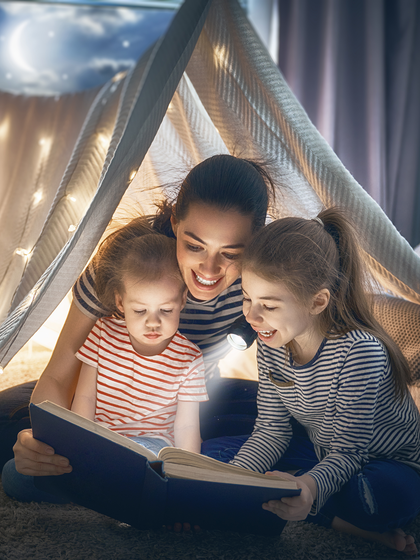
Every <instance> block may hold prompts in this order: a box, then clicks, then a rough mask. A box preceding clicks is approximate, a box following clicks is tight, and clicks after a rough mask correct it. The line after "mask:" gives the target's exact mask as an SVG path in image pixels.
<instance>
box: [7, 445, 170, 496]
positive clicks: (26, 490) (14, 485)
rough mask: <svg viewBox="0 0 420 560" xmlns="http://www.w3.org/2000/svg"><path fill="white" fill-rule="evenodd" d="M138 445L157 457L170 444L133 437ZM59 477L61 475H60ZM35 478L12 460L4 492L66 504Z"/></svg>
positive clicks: (9, 494)
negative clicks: (44, 489)
mask: <svg viewBox="0 0 420 560" xmlns="http://www.w3.org/2000/svg"><path fill="white" fill-rule="evenodd" d="M130 439H132V440H133V441H135V442H136V443H138V444H140V445H142V446H143V447H146V449H149V450H150V451H152V452H153V453H155V454H156V455H157V454H158V453H159V451H160V450H161V449H162V448H163V447H167V446H168V444H167V443H166V441H165V440H163V439H160V438H152V437H144V436H143V437H133V438H130ZM58 476H59V475H58ZM34 478H35V477H34V476H28V475H25V474H21V473H19V472H18V471H17V470H16V466H15V460H14V459H10V461H8V462H7V463H6V464H5V465H4V467H3V472H2V475H1V481H2V484H3V490H4V491H5V492H6V494H7V495H8V496H10V497H11V498H15V499H16V500H19V501H20V502H50V503H52V504H65V503H68V502H65V501H64V500H61V499H60V498H57V497H56V496H54V495H53V494H49V493H48V492H44V491H43V490H39V489H38V488H37V487H36V486H35V483H34Z"/></svg>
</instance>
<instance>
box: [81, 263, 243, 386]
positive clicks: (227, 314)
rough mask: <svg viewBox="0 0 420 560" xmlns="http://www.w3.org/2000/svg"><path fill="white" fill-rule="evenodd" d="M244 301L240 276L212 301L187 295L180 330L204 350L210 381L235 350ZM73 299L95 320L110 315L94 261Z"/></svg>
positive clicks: (84, 274)
mask: <svg viewBox="0 0 420 560" xmlns="http://www.w3.org/2000/svg"><path fill="white" fill-rule="evenodd" d="M242 300H243V296H242V290H241V279H240V278H238V279H237V280H236V281H235V282H234V283H233V284H232V285H231V286H229V287H228V288H227V289H226V290H224V291H223V292H222V293H221V294H219V295H218V296H217V297H215V298H214V299H212V300H210V301H197V300H195V299H193V298H191V297H190V296H188V298H187V303H186V305H185V307H184V309H183V310H182V312H181V316H180V322H179V331H180V332H181V333H182V334H183V335H184V336H185V337H186V338H188V340H190V341H191V342H194V343H195V344H196V345H197V346H198V347H199V348H200V350H201V351H202V353H203V358H204V365H205V368H206V380H207V381H208V380H209V379H211V378H212V377H213V376H214V374H215V372H216V371H217V366H218V363H219V360H221V359H222V358H223V357H224V356H226V354H227V353H228V352H229V351H230V350H231V349H232V348H231V346H230V345H229V343H228V342H227V339H226V335H227V331H228V329H229V326H230V325H231V324H232V323H233V321H234V320H235V319H237V318H238V317H239V316H240V315H241V314H242ZM73 301H74V302H75V304H76V305H77V307H78V308H79V309H80V311H82V313H84V314H85V315H87V316H88V317H90V318H92V319H94V320H96V319H98V318H100V317H106V316H109V315H110V312H109V310H107V309H106V308H105V307H104V306H103V305H102V304H101V303H100V301H99V300H98V298H97V295H96V291H95V271H94V267H93V264H92V262H91V263H90V264H89V266H88V267H87V268H86V269H85V270H84V272H83V273H82V274H81V276H80V277H79V279H78V280H77V282H76V284H75V285H74V287H73Z"/></svg>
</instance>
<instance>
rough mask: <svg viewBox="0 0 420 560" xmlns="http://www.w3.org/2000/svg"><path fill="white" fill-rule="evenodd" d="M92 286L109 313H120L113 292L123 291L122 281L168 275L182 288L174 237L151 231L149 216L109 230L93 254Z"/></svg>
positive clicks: (151, 279)
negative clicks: (93, 281) (93, 284)
mask: <svg viewBox="0 0 420 560" xmlns="http://www.w3.org/2000/svg"><path fill="white" fill-rule="evenodd" d="M93 264H94V269H95V275H96V276H95V287H96V292H97V295H98V299H99V301H100V302H101V303H102V305H104V306H105V307H106V308H107V309H108V310H109V311H110V315H115V316H117V317H120V316H121V313H120V312H119V310H118V308H117V306H116V303H115V295H116V294H120V295H122V294H123V293H124V280H125V278H127V277H134V278H136V279H137V280H138V281H139V282H140V281H150V282H151V281H154V280H159V279H160V278H162V277H170V278H172V279H173V280H174V281H176V282H178V283H179V287H180V291H181V292H183V291H184V290H185V289H186V286H185V283H184V280H183V278H182V275H181V271H180V270H179V267H178V261H177V258H176V241H175V239H172V238H169V237H166V236H165V235H161V234H160V233H157V232H156V231H154V230H153V228H152V226H151V224H150V218H147V217H139V218H135V219H134V220H131V221H130V222H129V223H128V224H127V225H126V226H123V227H121V228H120V229H118V230H117V231H115V232H113V233H111V234H110V235H109V236H108V237H107V238H106V239H105V240H104V241H103V242H102V243H101V245H100V246H99V249H98V251H97V253H96V255H95V257H94V261H93Z"/></svg>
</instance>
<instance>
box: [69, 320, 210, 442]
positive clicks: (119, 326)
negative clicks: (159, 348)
mask: <svg viewBox="0 0 420 560" xmlns="http://www.w3.org/2000/svg"><path fill="white" fill-rule="evenodd" d="M76 357H77V358H78V359H79V360H81V361H82V362H85V363H86V364H88V365H90V366H93V367H95V368H97V371H98V374H97V381H96V412H95V422H98V423H99V424H102V425H104V426H106V427H107V428H109V429H111V430H114V431H116V432H119V433H120V434H123V435H126V436H131V437H137V436H155V437H160V438H163V439H164V440H165V441H167V442H168V444H170V445H174V421H175V415H176V410H177V403H178V400H181V401H206V400H208V397H207V390H206V385H205V381H204V362H203V356H202V353H201V351H200V349H199V348H198V347H197V346H196V345H195V344H193V343H192V342H190V341H189V340H188V339H187V338H185V336H183V335H182V334H181V333H180V332H177V333H176V334H175V336H174V337H173V339H172V340H171V342H170V343H169V344H168V346H167V347H166V348H165V350H164V351H163V352H162V353H161V354H158V355H156V356H141V355H140V354H138V353H137V352H136V351H135V350H134V348H133V346H132V344H131V341H130V337H129V334H128V331H127V328H126V326H125V322H124V321H119V320H117V319H113V318H109V317H106V318H103V319H98V321H97V322H96V324H95V326H94V327H93V329H92V331H91V332H90V334H89V336H88V338H87V339H86V342H85V343H84V344H83V346H82V347H81V348H80V350H79V351H78V352H77V353H76Z"/></svg>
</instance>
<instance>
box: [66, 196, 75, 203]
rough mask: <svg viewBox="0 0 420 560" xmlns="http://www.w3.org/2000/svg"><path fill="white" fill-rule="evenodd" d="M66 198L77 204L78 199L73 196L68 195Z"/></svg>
mask: <svg viewBox="0 0 420 560" xmlns="http://www.w3.org/2000/svg"><path fill="white" fill-rule="evenodd" d="M66 198H68V199H69V200H71V201H72V202H76V200H77V198H76V197H75V196H72V195H71V194H68V195H66Z"/></svg>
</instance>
